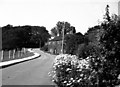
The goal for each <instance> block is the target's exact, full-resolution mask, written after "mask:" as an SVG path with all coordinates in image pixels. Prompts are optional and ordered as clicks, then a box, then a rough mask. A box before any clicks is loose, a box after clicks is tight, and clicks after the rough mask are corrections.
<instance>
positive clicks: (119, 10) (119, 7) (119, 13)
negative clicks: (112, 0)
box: [118, 1, 120, 15]
mask: <svg viewBox="0 0 120 87" xmlns="http://www.w3.org/2000/svg"><path fill="white" fill-rule="evenodd" d="M118 15H120V1H119V2H118Z"/></svg>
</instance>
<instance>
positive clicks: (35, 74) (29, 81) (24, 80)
mask: <svg viewBox="0 0 120 87" xmlns="http://www.w3.org/2000/svg"><path fill="white" fill-rule="evenodd" d="M34 51H35V52H37V53H39V54H41V57H39V58H37V59H34V60H30V61H26V62H23V63H19V64H16V65H12V66H9V67H6V68H3V69H2V84H3V85H54V83H53V82H52V81H51V80H50V77H49V76H48V72H49V71H51V69H52V64H53V61H54V58H55V55H51V54H48V53H45V52H43V51H40V50H39V49H35V50H34Z"/></svg>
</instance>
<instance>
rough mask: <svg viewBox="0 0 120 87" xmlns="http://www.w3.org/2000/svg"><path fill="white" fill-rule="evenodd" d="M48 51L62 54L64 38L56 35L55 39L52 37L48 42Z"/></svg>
mask: <svg viewBox="0 0 120 87" xmlns="http://www.w3.org/2000/svg"><path fill="white" fill-rule="evenodd" d="M47 45H48V52H50V53H52V54H60V53H61V52H62V51H61V50H62V38H61V37H60V36H56V37H55V38H54V39H51V40H49V41H48V43H47Z"/></svg>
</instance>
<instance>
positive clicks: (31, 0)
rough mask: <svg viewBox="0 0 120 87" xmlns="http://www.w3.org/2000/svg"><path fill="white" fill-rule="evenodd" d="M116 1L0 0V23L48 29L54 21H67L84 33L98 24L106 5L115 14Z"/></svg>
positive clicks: (54, 23)
mask: <svg viewBox="0 0 120 87" xmlns="http://www.w3.org/2000/svg"><path fill="white" fill-rule="evenodd" d="M118 1H119V0H0V26H1V27H2V26H5V25H7V24H11V25H13V26H18V25H21V26H22V25H33V26H34V25H38V26H45V27H46V28H47V30H51V28H53V27H54V26H55V25H56V23H57V22H58V21H67V22H69V23H70V24H71V25H72V26H75V27H76V30H77V32H81V33H85V32H86V31H87V29H88V28H89V27H92V26H94V25H96V24H98V21H101V20H102V18H103V15H104V14H105V7H106V5H107V4H108V5H109V6H110V8H109V9H110V14H114V13H115V14H118Z"/></svg>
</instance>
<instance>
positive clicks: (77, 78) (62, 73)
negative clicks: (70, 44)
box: [49, 54, 94, 87]
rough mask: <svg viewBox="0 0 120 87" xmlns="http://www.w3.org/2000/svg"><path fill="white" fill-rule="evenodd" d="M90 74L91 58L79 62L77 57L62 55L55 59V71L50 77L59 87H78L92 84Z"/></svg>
mask: <svg viewBox="0 0 120 87" xmlns="http://www.w3.org/2000/svg"><path fill="white" fill-rule="evenodd" d="M90 72H91V68H90V58H89V57H88V58H86V59H82V60H78V58H77V56H75V55H68V54H61V55H58V56H57V57H56V58H55V61H54V64H53V71H52V73H49V75H50V76H51V77H52V81H54V82H55V83H56V84H57V85H58V86H59V87H78V86H85V85H87V84H90V81H89V79H90V78H91V77H89V76H90V74H91V73H90ZM93 75H94V73H93Z"/></svg>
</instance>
